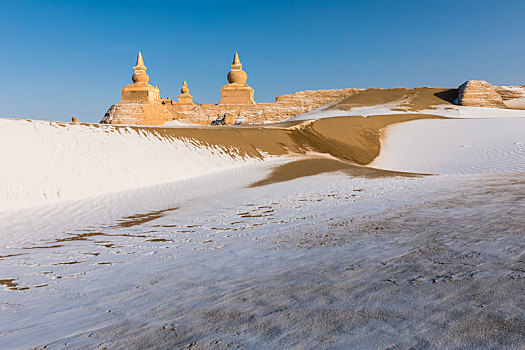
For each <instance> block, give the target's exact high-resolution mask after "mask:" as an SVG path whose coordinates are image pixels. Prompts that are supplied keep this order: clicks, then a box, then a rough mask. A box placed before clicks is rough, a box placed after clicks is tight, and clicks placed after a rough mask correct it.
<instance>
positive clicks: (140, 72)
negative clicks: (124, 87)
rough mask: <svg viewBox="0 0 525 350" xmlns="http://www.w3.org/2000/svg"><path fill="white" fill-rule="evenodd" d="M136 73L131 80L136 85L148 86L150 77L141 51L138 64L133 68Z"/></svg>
mask: <svg viewBox="0 0 525 350" xmlns="http://www.w3.org/2000/svg"><path fill="white" fill-rule="evenodd" d="M133 69H134V70H135V73H134V74H133V77H131V79H132V80H133V82H134V83H135V84H147V83H148V81H149V76H148V74H147V73H146V69H147V68H146V66H145V65H144V59H143V58H142V53H141V52H140V51H139V54H138V55H137V64H136V65H135V67H133Z"/></svg>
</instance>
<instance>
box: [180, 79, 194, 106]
mask: <svg viewBox="0 0 525 350" xmlns="http://www.w3.org/2000/svg"><path fill="white" fill-rule="evenodd" d="M180 92H181V94H180V95H179V101H178V102H177V103H178V104H180V105H192V104H193V96H191V95H190V89H188V84H187V83H186V80H184V83H182V89H180Z"/></svg>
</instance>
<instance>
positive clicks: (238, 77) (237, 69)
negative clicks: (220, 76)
mask: <svg viewBox="0 0 525 350" xmlns="http://www.w3.org/2000/svg"><path fill="white" fill-rule="evenodd" d="M231 67H232V69H231V71H230V72H229V73H228V82H229V83H230V84H246V80H248V74H246V72H245V71H243V70H242V64H241V61H240V60H239V55H238V54H237V52H235V55H234V56H233V63H232V65H231Z"/></svg>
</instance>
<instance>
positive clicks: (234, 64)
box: [232, 51, 242, 70]
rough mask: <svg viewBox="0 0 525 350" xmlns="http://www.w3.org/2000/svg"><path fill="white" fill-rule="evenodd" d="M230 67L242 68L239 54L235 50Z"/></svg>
mask: <svg viewBox="0 0 525 350" xmlns="http://www.w3.org/2000/svg"><path fill="white" fill-rule="evenodd" d="M232 69H234V70H239V69H242V63H241V60H240V59H239V54H238V53H237V51H235V55H233V62H232Z"/></svg>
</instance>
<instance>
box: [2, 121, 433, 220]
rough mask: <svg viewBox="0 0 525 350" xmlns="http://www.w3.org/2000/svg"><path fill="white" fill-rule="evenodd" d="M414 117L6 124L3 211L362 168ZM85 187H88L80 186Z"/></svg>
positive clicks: (24, 122) (4, 127)
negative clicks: (289, 167) (279, 167)
mask: <svg viewBox="0 0 525 350" xmlns="http://www.w3.org/2000/svg"><path fill="white" fill-rule="evenodd" d="M425 117H426V116H425V115H416V114H414V115H412V114H407V115H405V116H402V117H396V118H392V117H384V118H369V119H365V118H361V117H353V118H332V119H330V120H319V121H317V122H314V123H304V124H292V125H288V124H282V125H281V124H278V125H269V126H251V127H224V128H221V127H202V128H144V127H142V128H140V127H122V126H120V127H119V126H100V125H89V124H87V125H80V124H69V123H50V122H43V121H27V120H14V119H0V149H2V150H11V151H8V152H0V164H2V171H1V173H0V210H5V209H16V208H20V207H27V206H31V205H40V204H45V203H49V202H53V201H63V200H74V199H80V198H85V197H87V196H93V195H100V194H104V193H109V192H114V191H120V190H126V189H132V188H138V187H143V186H151V185H156V184H160V183H167V182H172V181H178V180H182V179H187V178H191V177H196V176H201V175H206V174H209V173H213V172H216V171H220V170H224V169H229V168H232V167H237V166H244V165H249V164H253V163H256V162H259V161H263V160H271V159H272V157H273V156H283V155H305V154H307V153H312V152H313V153H323V154H326V155H331V156H335V157H338V158H340V159H343V160H346V161H350V162H354V163H357V164H367V163H369V162H370V161H372V160H373V159H374V158H375V157H376V156H377V155H378V154H379V148H380V132H379V130H380V129H381V128H383V127H385V126H386V125H390V124H392V123H394V122H399V121H403V120H413V119H419V118H425ZM80 184H81V185H80Z"/></svg>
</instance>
